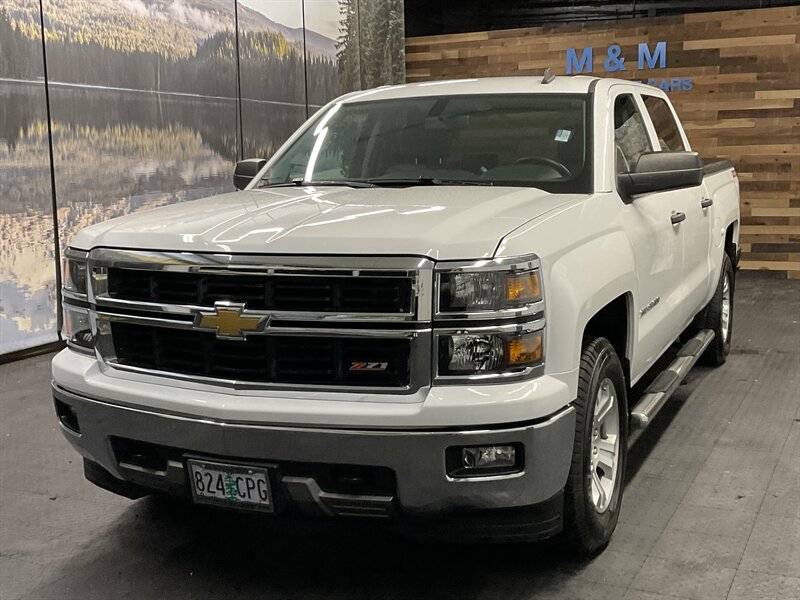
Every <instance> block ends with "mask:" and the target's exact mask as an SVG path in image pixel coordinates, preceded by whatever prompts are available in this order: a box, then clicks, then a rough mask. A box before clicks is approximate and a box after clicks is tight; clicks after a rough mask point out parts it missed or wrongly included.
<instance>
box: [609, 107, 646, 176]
mask: <svg viewBox="0 0 800 600" xmlns="http://www.w3.org/2000/svg"><path fill="white" fill-rule="evenodd" d="M614 143H615V147H616V164H617V173H629V172H630V171H632V170H633V169H634V168H635V167H636V162H637V161H638V160H639V157H640V156H641V155H642V154H644V153H645V152H650V151H652V149H653V148H652V146H651V145H650V140H649V138H648V137H647V129H646V128H645V125H644V120H643V119H642V115H641V114H640V113H639V109H638V108H636V103H635V102H634V100H633V96H630V95H627V94H626V95H623V96H619V97H617V99H616V100H615V101H614Z"/></svg>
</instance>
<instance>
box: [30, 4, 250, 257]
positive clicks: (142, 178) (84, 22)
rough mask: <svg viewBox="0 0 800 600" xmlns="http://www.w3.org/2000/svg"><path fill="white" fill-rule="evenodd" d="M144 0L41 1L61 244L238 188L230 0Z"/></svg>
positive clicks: (233, 57) (232, 30) (232, 12)
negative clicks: (113, 222) (121, 219)
mask: <svg viewBox="0 0 800 600" xmlns="http://www.w3.org/2000/svg"><path fill="white" fill-rule="evenodd" d="M141 7H142V5H141V3H136V2H95V3H91V2H80V3H78V2H67V3H64V2H56V1H55V0H45V2H44V10H45V15H44V16H45V27H46V28H47V40H48V41H47V44H48V46H47V54H48V60H49V64H48V67H49V69H48V70H49V73H48V75H49V78H50V82H51V111H52V118H53V144H54V151H55V157H56V158H55V177H56V197H57V201H58V208H59V225H60V231H59V235H60V239H61V243H62V248H63V247H66V244H68V243H69V241H70V240H71V239H72V238H73V236H74V235H75V234H76V233H77V232H78V231H79V230H80V229H82V228H84V227H86V226H87V225H91V224H93V223H96V222H98V221H104V220H106V219H109V218H111V217H117V216H120V215H125V214H128V213H131V212H135V211H138V210H144V209H148V208H153V207H157V206H161V205H164V204H169V203H173V202H179V201H183V200H189V199H193V198H199V197H202V196H208V195H211V194H216V193H219V192H223V191H228V190H233V185H232V173H233V163H234V160H235V157H236V154H237V147H238V145H239V143H238V136H237V134H236V132H237V130H238V127H237V119H236V105H237V100H236V96H237V94H236V61H235V48H236V39H235V34H234V31H235V27H234V8H235V5H234V3H233V0H230V2H227V1H226V2H216V3H214V4H213V5H212V4H209V3H208V2H205V1H204V0H187V1H184V2H181V3H178V2H174V3H152V4H150V5H149V8H148V9H147V10H143V9H142V8H141ZM66 84H68V85H66Z"/></svg>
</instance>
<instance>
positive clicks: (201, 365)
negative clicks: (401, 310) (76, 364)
mask: <svg viewBox="0 0 800 600" xmlns="http://www.w3.org/2000/svg"><path fill="white" fill-rule="evenodd" d="M111 333H112V336H113V339H114V349H115V351H116V357H117V361H118V363H119V364H120V365H127V366H132V367H138V368H144V369H152V370H158V371H172V372H175V373H182V374H185V375H199V376H203V377H213V378H222V379H233V380H241V381H253V382H261V383H281V384H293V383H297V384H319V385H322V384H325V385H332V386H335V385H347V386H356V387H359V386H367V387H369V386H380V387H402V386H406V385H408V384H409V376H410V371H409V358H410V343H409V340H408V339H389V340H381V339H363V338H354V337H321V338H320V337H309V336H251V337H248V338H247V339H245V340H244V341H243V342H238V341H228V340H220V339H217V337H216V336H215V335H214V334H213V333H206V332H202V331H191V330H179V329H167V328H163V327H152V326H148V325H138V324H133V323H120V322H116V323H111ZM364 364H377V365H378V366H379V368H373V369H366V368H360V367H361V365H364Z"/></svg>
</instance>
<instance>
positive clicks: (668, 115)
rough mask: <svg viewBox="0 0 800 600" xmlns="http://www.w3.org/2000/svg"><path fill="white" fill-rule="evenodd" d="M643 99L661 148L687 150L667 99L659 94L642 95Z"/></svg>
mask: <svg viewBox="0 0 800 600" xmlns="http://www.w3.org/2000/svg"><path fill="white" fill-rule="evenodd" d="M642 99H643V100H644V105H645V107H646V108H647V112H648V114H649V115H650V119H651V120H652V121H653V127H655V130H656V135H657V136H658V143H659V144H660V145H661V150H686V147H685V146H684V145H683V139H681V134H680V131H679V130H678V124H677V123H676V122H675V117H673V116H672V111H671V110H670V109H669V105H668V104H667V101H666V100H664V99H663V98H659V97H657V96H642Z"/></svg>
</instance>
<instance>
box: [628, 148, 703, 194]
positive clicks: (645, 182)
mask: <svg viewBox="0 0 800 600" xmlns="http://www.w3.org/2000/svg"><path fill="white" fill-rule="evenodd" d="M618 181H619V189H620V192H621V193H622V194H623V197H625V199H626V201H630V200H631V199H632V198H633V196H638V195H639V194H649V193H651V192H664V191H667V190H677V189H681V188H689V187H695V186H698V185H700V184H701V183H702V182H703V159H702V158H700V155H699V154H698V153H697V152H645V153H644V154H642V155H641V156H640V157H639V160H638V161H636V166H635V167H634V169H633V171H631V172H630V173H621V174H620V175H619V176H618Z"/></svg>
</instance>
